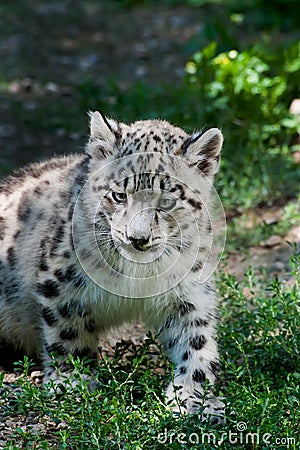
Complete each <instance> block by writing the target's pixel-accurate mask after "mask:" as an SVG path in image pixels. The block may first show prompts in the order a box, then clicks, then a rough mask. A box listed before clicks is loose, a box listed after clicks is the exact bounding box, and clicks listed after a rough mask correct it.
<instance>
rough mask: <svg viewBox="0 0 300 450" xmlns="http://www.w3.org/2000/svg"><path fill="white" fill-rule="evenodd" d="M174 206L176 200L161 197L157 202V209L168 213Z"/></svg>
mask: <svg viewBox="0 0 300 450" xmlns="http://www.w3.org/2000/svg"><path fill="white" fill-rule="evenodd" d="M175 205H176V199H175V198H170V197H161V198H160V200H159V202H158V209H160V210H163V211H170V209H173V208H174V206H175Z"/></svg>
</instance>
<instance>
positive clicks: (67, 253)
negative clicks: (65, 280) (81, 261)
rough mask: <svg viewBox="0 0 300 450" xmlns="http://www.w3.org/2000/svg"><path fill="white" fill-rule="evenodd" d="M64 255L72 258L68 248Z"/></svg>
mask: <svg viewBox="0 0 300 450" xmlns="http://www.w3.org/2000/svg"><path fill="white" fill-rule="evenodd" d="M63 257H64V258H67V259H69V258H71V253H70V252H69V251H68V250H65V251H64V252H63Z"/></svg>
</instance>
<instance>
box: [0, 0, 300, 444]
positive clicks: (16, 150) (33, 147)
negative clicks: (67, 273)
mask: <svg viewBox="0 0 300 450" xmlns="http://www.w3.org/2000/svg"><path fill="white" fill-rule="evenodd" d="M13 3H14V2H10V1H8V0H7V1H2V2H1V4H0V61H1V66H0V172H2V173H6V172H8V171H9V170H11V169H13V168H15V167H18V166H21V165H23V164H25V163H28V162H29V161H34V160H40V159H43V158H45V157H48V156H50V155H53V153H57V154H60V153H68V152H72V151H78V150H79V149H80V148H82V146H83V145H84V141H85V139H86V133H87V128H86V129H85V130H84V131H82V128H80V127H79V129H73V130H68V129H67V128H65V127H64V126H63V124H59V123H58V124H54V125H55V126H53V127H52V128H51V129H49V128H48V127H47V116H45V114H44V113H43V116H42V117H41V120H42V121H43V123H44V122H45V126H44V127H35V126H34V121H35V120H36V117H38V113H39V110H43V111H45V110H47V105H49V107H50V106H51V108H52V109H53V107H57V108H58V110H59V109H60V108H64V109H70V110H72V109H73V110H75V111H76V110H77V109H78V108H79V105H78V102H79V98H78V91H77V86H78V84H80V83H81V82H82V81H84V80H87V79H89V78H92V79H93V80H94V81H95V82H96V84H97V85H98V86H100V88H101V87H102V88H103V90H104V89H105V87H106V85H107V83H108V82H109V80H111V79H114V80H115V81H116V82H117V83H118V85H119V86H121V88H123V89H126V87H127V86H129V85H130V84H131V83H132V82H135V81H137V80H142V81H144V82H148V83H150V84H155V83H156V82H162V81H163V82H170V83H174V84H176V83H177V82H178V81H179V80H180V79H181V78H182V77H183V74H184V66H185V62H186V60H187V58H188V56H189V55H190V53H191V49H193V45H194V43H195V42H197V39H198V36H199V32H200V30H201V27H202V26H203V19H204V17H203V13H202V11H201V10H200V9H196V8H190V7H182V6H181V7H179V6H167V5H161V4H160V5H159V4H158V5H156V6H155V5H154V6H153V5H152V6H151V7H143V8H140V7H135V8H132V9H125V8H124V9H122V8H115V7H114V6H113V4H114V2H109V1H108V2H101V3H99V2H96V1H87V2H81V1H72V2H71V1H42V0H27V1H16V2H15V4H14V7H12V6H11V5H12V4H13ZM157 3H159V2H157ZM211 11H212V13H213V9H212V10H211ZM99 106H100V105H99ZM116 109H117V105H116ZM117 115H118V111H117V110H116V116H117ZM83 120H86V122H87V119H86V118H84V119H83ZM282 211H283V209H282V207H278V208H275V210H273V211H272V212H271V219H269V218H270V211H269V210H261V211H260V212H259V218H260V220H264V219H266V220H267V219H268V220H272V217H273V218H274V220H276V218H277V217H278V216H280V215H281V214H282ZM286 240H288V241H295V242H298V243H300V226H299V227H295V228H293V229H292V230H291V231H290V232H289V233H288V235H287V236H286V238H281V237H278V236H273V237H272V239H271V240H269V241H268V242H263V243H261V245H259V246H257V247H254V248H251V249H250V250H249V253H248V255H247V256H245V255H241V254H233V255H232V256H231V257H230V259H229V262H228V267H227V270H229V271H231V272H232V273H235V274H236V275H237V277H238V278H240V277H242V275H243V273H244V270H246V269H247V267H248V265H249V264H252V265H254V266H255V267H259V266H264V267H266V268H267V269H268V271H269V272H270V273H272V274H274V273H279V274H283V273H285V272H286V271H287V270H288V260H289V256H290V254H291V249H290V247H289V246H288V245H287V244H286ZM144 335H145V330H144V328H143V327H142V326H141V325H134V326H124V327H123V328H122V329H121V330H120V331H119V332H118V333H116V332H115V331H114V332H112V333H111V334H110V335H109V336H108V337H107V338H106V339H105V340H103V341H102V342H101V345H102V346H103V348H104V351H105V352H107V353H111V351H112V347H113V345H114V344H115V342H116V341H117V340H119V339H120V338H123V339H132V340H133V341H134V342H137V343H140V342H142V340H143V337H144ZM0 370H1V368H0ZM15 377H16V375H15V374H14V373H13V372H7V374H6V377H5V380H6V382H7V383H11V382H13V381H14V380H15ZM40 377H41V374H40V373H39V372H37V373H35V375H34V376H33V378H36V381H39V379H40ZM26 420H28V419H26ZM22 425H24V424H15V423H11V421H9V420H8V421H7V423H6V424H2V432H3V433H4V431H3V430H6V431H7V432H9V430H12V429H14V428H15V427H16V426H22ZM3 427H4V428H3ZM0 444H1V443H0ZM0 447H1V445H0Z"/></svg>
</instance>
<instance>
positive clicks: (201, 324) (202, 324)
mask: <svg viewBox="0 0 300 450" xmlns="http://www.w3.org/2000/svg"><path fill="white" fill-rule="evenodd" d="M191 326H192V327H207V326H208V321H207V320H203V319H200V317H198V318H197V319H195V320H193V321H192V322H191Z"/></svg>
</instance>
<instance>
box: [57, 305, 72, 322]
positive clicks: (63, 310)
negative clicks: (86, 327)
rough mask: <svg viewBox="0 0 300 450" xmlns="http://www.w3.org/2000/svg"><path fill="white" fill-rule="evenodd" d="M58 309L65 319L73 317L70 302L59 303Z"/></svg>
mask: <svg viewBox="0 0 300 450" xmlns="http://www.w3.org/2000/svg"><path fill="white" fill-rule="evenodd" d="M57 309H58V312H59V314H60V315H61V316H62V317H63V318H65V319H67V318H69V317H71V315H72V311H71V310H70V307H69V304H68V303H65V304H64V305H59V306H58V308H57Z"/></svg>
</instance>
